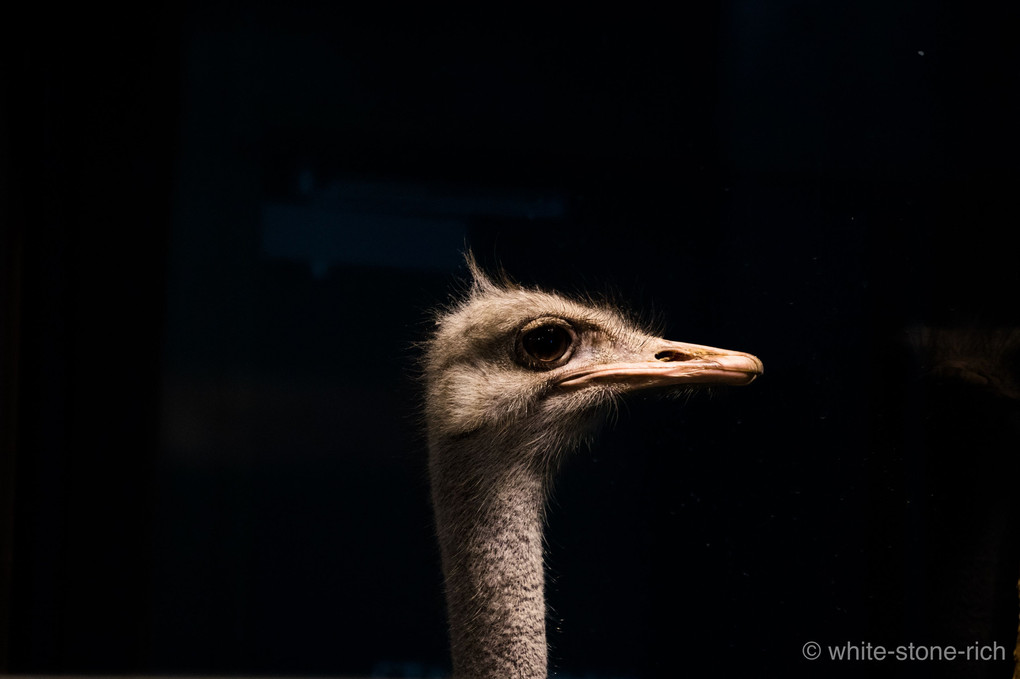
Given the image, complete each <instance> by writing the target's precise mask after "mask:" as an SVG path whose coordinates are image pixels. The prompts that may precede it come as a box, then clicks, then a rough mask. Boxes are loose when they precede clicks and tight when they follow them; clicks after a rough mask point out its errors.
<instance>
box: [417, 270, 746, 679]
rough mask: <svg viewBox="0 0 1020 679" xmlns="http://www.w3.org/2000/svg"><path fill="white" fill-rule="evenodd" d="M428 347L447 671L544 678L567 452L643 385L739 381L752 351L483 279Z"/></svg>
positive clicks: (477, 276)
mask: <svg viewBox="0 0 1020 679" xmlns="http://www.w3.org/2000/svg"><path fill="white" fill-rule="evenodd" d="M467 262H468V267H469V269H470V271H471V275H472V278H473V282H472V284H471V288H470V291H469V293H468V294H467V295H466V297H465V298H464V299H463V300H461V301H460V302H459V303H456V304H455V305H454V306H453V307H452V308H450V309H448V310H447V311H446V312H445V313H443V314H442V315H441V316H440V317H439V318H438V319H437V326H436V329H435V333H434V335H433V336H432V338H431V339H430V340H429V342H428V344H427V346H426V350H425V356H424V371H425V379H426V406H425V414H426V419H427V426H428V443H429V473H430V477H431V484H432V500H433V505H434V508H435V519H436V529H437V533H438V537H439V544H440V550H441V553H442V561H443V572H444V575H445V579H446V598H447V607H448V615H449V625H450V642H451V651H452V655H453V668H454V676H456V677H458V678H463V679H467V678H468V677H470V678H472V679H482V678H492V679H496V678H498V679H511V678H521V679H524V678H527V679H533V678H536V677H545V676H546V675H547V647H546V636H545V617H546V608H545V593H544V572H543V559H542V525H543V513H544V510H545V505H546V500H547V497H548V491H549V487H550V483H551V480H552V477H553V474H554V472H555V471H556V469H557V466H558V463H559V461H560V459H561V458H562V457H563V455H564V454H565V453H566V452H568V451H570V450H572V449H574V448H575V447H577V445H578V444H579V443H581V442H582V441H584V440H585V439H586V438H587V437H589V436H590V435H591V434H592V433H593V431H594V429H595V427H596V426H597V425H598V423H599V422H600V421H601V420H602V419H603V418H604V415H605V413H606V411H607V409H609V408H610V407H611V406H612V404H613V402H614V400H616V399H617V398H618V397H620V396H621V395H622V394H625V393H627V392H630V391H634V390H637V389H645V388H648V387H672V388H685V387H688V386H690V385H699V384H731V385H742V384H749V383H750V382H752V381H753V380H754V379H755V377H757V376H758V375H760V374H761V372H762V364H761V361H759V360H758V359H757V358H755V357H754V356H751V355H750V354H745V353H740V352H735V351H726V350H723V349H715V348H712V347H706V346H700V345H697V344H685V343H681V342H671V341H668V340H664V339H661V338H659V337H655V336H654V335H652V334H650V333H648V332H646V331H644V330H642V329H641V328H639V327H638V326H637V325H636V324H635V323H633V322H632V321H631V320H629V319H628V318H627V317H626V316H625V315H623V314H621V313H620V312H619V311H617V310H615V309H613V308H611V307H609V306H606V305H597V304H593V303H588V302H581V301H575V300H572V299H568V298H566V297H564V296H561V295H557V294H552V293H548V292H542V291H540V290H535V289H528V288H524V287H521V286H518V285H516V284H513V283H511V282H509V281H507V280H503V279H500V280H497V281H494V280H492V279H490V278H489V277H488V276H486V275H485V274H484V273H483V272H482V271H481V269H480V268H479V267H478V266H477V265H476V263H475V261H474V259H473V258H472V256H471V255H470V253H468V255H467Z"/></svg>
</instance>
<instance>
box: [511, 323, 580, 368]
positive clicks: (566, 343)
mask: <svg viewBox="0 0 1020 679" xmlns="http://www.w3.org/2000/svg"><path fill="white" fill-rule="evenodd" d="M571 340H572V338H571V336H570V333H569V332H568V331H567V330H566V328H562V327H560V326H558V325H543V326H540V327H538V328H535V329H534V330H529V331H527V332H526V333H524V335H523V336H522V337H521V346H522V347H523V348H524V351H525V352H526V353H527V354H528V356H530V357H531V358H533V359H534V360H536V361H538V362H540V363H552V362H554V361H558V360H560V359H561V358H563V355H564V354H565V353H567V350H568V349H570V343H571Z"/></svg>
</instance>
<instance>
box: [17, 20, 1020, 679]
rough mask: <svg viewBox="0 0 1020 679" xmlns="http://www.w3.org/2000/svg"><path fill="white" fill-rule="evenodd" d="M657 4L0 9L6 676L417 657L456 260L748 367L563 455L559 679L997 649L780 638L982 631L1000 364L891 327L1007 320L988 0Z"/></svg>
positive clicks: (431, 672)
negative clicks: (370, 9)
mask: <svg viewBox="0 0 1020 679" xmlns="http://www.w3.org/2000/svg"><path fill="white" fill-rule="evenodd" d="M678 12H679V16H672V15H671V14H669V15H667V14H661V13H657V12H653V11H651V10H634V11H633V12H630V11H622V10H616V11H614V12H612V13H605V12H604V11H603V10H596V9H594V7H593V6H592V7H588V8H586V9H578V10H576V11H574V12H571V13H562V14H558V13H551V12H549V11H548V10H542V11H541V12H535V13H524V12H523V10H521V11H518V12H510V11H508V12H506V13H505V14H496V13H494V12H492V11H489V12H486V13H482V14H477V15H470V14H451V15H443V14H441V13H439V12H432V11H427V12H418V13H407V12H406V11H405V10H403V9H401V10H398V9H393V10H392V11H390V12H386V13H383V12H380V13H378V14H374V15H370V14H366V13H364V12H354V11H349V10H348V9H346V8H344V6H343V5H341V4H337V3H321V4H315V3H304V2H302V3H282V2H280V3H274V2H268V1H266V2H261V3H257V2H242V3H174V4H165V5H161V4H160V3H149V4H140V5H135V6H123V7H121V8H119V9H116V10H113V9H104V8H100V7H95V6H92V5H87V6H81V7H76V8H73V9H59V8H37V9H35V10H33V11H32V13H31V14H29V15H26V16H25V17H24V18H22V19H21V20H17V21H15V20H11V21H7V22H5V24H6V25H5V27H4V45H5V47H4V49H5V53H4V68H5V77H4V79H3V91H2V95H0V96H2V101H3V104H2V108H0V111H2V115H3V118H2V119H0V124H2V131H3V134H2V136H0V144H2V146H0V158H2V166H0V171H2V182H0V190H2V192H3V193H2V210H3V213H2V219H3V222H2V224H3V228H2V233H0V246H2V256H3V261H2V267H3V268H2V276H0V302H2V306H0V314H2V315H0V324H2V325H0V330H2V332H0V342H2V344H0V359H2V363H0V370H2V374H0V376H2V386H3V389H2V392H0V417H2V420H0V445H2V446H3V448H2V450H0V452H2V458H0V463H2V467H0V499H2V501H3V506H2V507H0V518H2V519H3V521H2V523H0V529H2V532H0V539H2V543H0V547H2V549H3V554H2V556H3V561H2V563H0V569H2V570H0V613H2V614H3V615H2V617H0V660H2V663H3V665H2V666H0V669H6V670H8V671H12V672H22V673H39V672H47V673H58V672H59V673H89V672H91V673H96V672H144V673H175V674H180V673H184V674H187V673H198V672H203V673H208V672H211V673H227V674H230V673H251V674H269V673H278V674H288V675H295V674H316V675H344V674H349V675H365V676H380V677H385V676H389V677H432V676H444V675H445V673H446V672H447V671H448V667H449V663H448V660H447V650H446V646H445V643H446V641H445V630H444V624H445V623H444V618H443V615H444V614H443V602H442V590H441V575H440V571H439V565H438V553H437V549H436V548H435V547H434V546H433V538H432V533H431V530H432V528H431V524H430V521H431V516H430V509H429V504H428V488H427V483H426V480H425V454H426V451H425V445H424V441H423V438H422V435H421V428H420V426H419V422H418V414H417V413H418V400H419V389H418V385H417V384H416V382H415V373H416V369H415V361H416V357H417V350H416V349H415V342H418V341H420V340H422V339H424V338H425V337H426V336H427V333H428V328H429V322H428V320H429V310H430V309H431V308H433V307H434V306H435V305H436V304H438V303H441V302H443V301H445V300H446V299H448V296H449V294H450V293H451V291H452V290H453V289H454V282H455V281H456V280H457V279H458V277H459V278H460V279H463V277H464V276H465V273H466V272H465V270H464V268H463V266H462V264H461V259H460V254H459V253H460V251H461V250H463V249H464V247H465V245H469V246H470V247H472V248H473V249H474V251H475V252H476V254H477V255H478V257H479V258H480V260H481V261H482V262H483V264H484V265H486V266H487V267H495V266H497V265H502V266H504V267H505V268H506V269H507V271H509V272H510V274H511V275H512V276H513V277H515V278H517V279H518V280H521V281H523V282H525V283H527V284H539V285H542V286H547V287H555V288H559V289H563V290H566V291H581V290H584V291H595V292H608V293H609V294H612V295H613V296H614V297H615V298H618V299H621V300H625V301H626V302H627V303H628V304H629V305H631V306H633V307H635V308H638V309H642V310H644V311H646V312H649V313H650V314H652V315H654V316H655V317H657V318H659V319H661V320H662V321H663V322H664V324H665V328H666V336H667V337H670V338H672V339H678V340H685V341H692V342H696V343H701V344H712V345H716V346H723V347H727V348H732V349H738V350H745V351H750V352H753V353H755V354H757V355H758V356H759V357H761V358H762V359H763V361H764V363H765V366H766V374H765V376H764V377H763V378H762V379H761V380H760V381H758V382H757V383H755V384H754V385H753V386H752V387H749V388H747V389H742V390H732V391H719V392H714V393H713V394H711V395H710V396H704V395H698V396H695V397H694V398H692V399H691V400H690V401H688V402H687V403H682V402H679V401H675V400H666V401H660V400H657V399H656V398H654V397H651V396H641V397H638V398H635V399H632V400H631V401H630V402H628V406H627V407H626V408H625V409H624V410H623V411H622V413H621V416H620V418H619V420H618V421H617V422H615V423H614V424H613V425H612V426H611V427H609V428H608V429H607V431H606V432H605V433H604V435H603V436H602V437H601V438H600V440H599V442H598V443H597V444H596V445H595V446H594V448H593V449H592V450H591V451H581V452H580V453H578V454H577V455H576V456H574V457H573V458H572V459H571V460H570V462H569V463H568V464H567V465H566V469H565V470H564V472H563V474H562V477H561V478H560V479H559V482H558V485H557V492H556V496H555V499H554V503H553V510H552V512H551V519H550V527H549V531H548V540H549V547H550V551H549V556H548V563H549V571H550V579H549V585H548V589H549V592H548V595H549V602H550V606H551V609H552V612H551V618H550V619H551V624H550V643H551V658H552V669H553V674H554V675H555V676H559V677H589V678H591V679H596V678H599V679H604V678H610V677H613V678H622V677H628V678H638V677H661V676H679V675H681V674H690V675H692V676H705V675H706V674H711V675H712V676H738V675H751V676H783V677H793V676H820V675H823V674H824V675H826V676H842V675H843V674H845V675H846V676H877V675H882V676H940V675H943V674H944V675H945V676H1000V677H1005V676H1008V673H1009V672H1010V670H1011V665H1012V662H1011V660H1000V661H998V662H992V663H966V662H962V661H957V662H954V663H946V662H943V663H917V662H914V663H896V662H891V661H885V662H876V661H871V662H867V661H861V662H857V663H849V662H844V663H839V662H834V661H831V660H827V659H824V658H823V659H821V660H818V661H815V662H813V663H812V662H809V661H807V660H804V659H803V657H802V655H801V648H802V646H803V644H804V643H805V642H807V641H811V640H814V641H817V642H819V643H821V644H845V643H847V642H850V643H853V644H857V645H860V644H862V643H871V644H873V645H885V646H888V647H892V646H895V645H896V644H908V643H914V644H939V645H956V646H959V647H964V646H967V645H973V644H975V643H978V644H987V645H991V644H998V645H999V646H1000V647H1001V648H1002V649H1003V650H1002V652H1001V653H1000V658H1001V657H1002V656H1003V655H1004V656H1005V657H1006V658H1010V657H1011V653H1012V648H1013V644H1014V642H1015V639H1016V636H1015V635H1016V620H1017V605H1016V592H1015V584H1016V577H1017V573H1018V570H1020V539H1018V537H1020V536H1018V535H1017V525H1018V524H1017V518H1018V517H1017V507H1016V502H1015V500H1014V499H1013V496H1014V495H1015V494H1016V492H1015V483H1016V479H1017V478H1020V477H1018V471H1020V470H1018V469H1017V467H1018V464H1020V463H1018V456H1017V452H1018V451H1017V441H1018V438H1020V437H1018V434H1020V414H1018V410H1020V409H1018V405H1017V404H1018V402H1017V400H1016V393H1015V392H1013V393H1009V392H1003V391H1001V390H998V391H997V390H993V389H987V388H986V389H981V388H978V387H974V386H973V385H966V384H961V383H960V382H959V381H958V380H955V379H952V377H953V375H952V373H950V374H949V377H948V378H946V374H945V373H944V372H943V373H938V372H937V371H936V372H933V371H932V369H931V367H932V362H931V360H929V358H926V354H925V352H924V351H923V350H919V349H918V342H917V341H916V338H918V337H920V334H919V331H918V328H921V327H929V328H931V327H937V328H951V329H961V328H962V329H967V328H970V329H974V328H976V329H977V330H976V331H975V333H976V336H977V337H979V338H981V337H990V336H991V335H990V332H991V329H995V328H1016V327H1018V320H1020V319H1018V318H1017V316H1018V304H1017V299H1016V298H1017V292H1018V290H1020V274H1018V269H1020V267H1018V266H1017V259H1018V257H1017V255H1018V252H1017V248H1016V247H1015V245H1014V244H1013V242H1012V240H1011V239H1012V238H1013V237H1015V236H1014V234H1015V231H1016V225H1017V224H1020V214H1018V213H1020V208H1018V201H1017V187H1018V184H1017V180H1018V178H1020V171H1018V155H1017V153H1018V150H1020V145H1018V144H1017V135H1018V132H1017V129H1018V125H1017V121H1018V120H1020V105H1018V103H1020V96H1018V93H1020V75H1018V74H1020V59H1018V56H1020V54H1018V52H1020V48H1018V46H1017V45H1018V42H1017V40H1016V39H1015V33H1016V28H1017V26H1018V25H1020V23H1018V19H1020V16H1018V14H1020V11H1018V10H1017V6H1016V5H1015V3H1006V2H1000V3H987V4H982V3H973V2H948V1H947V2H921V1H919V0H918V1H916V2H905V1H894V2H885V1H883V2H879V1H877V0H875V1H864V2H829V3H807V2H795V1H790V0H785V1H780V2H768V3H765V2H721V3H715V4H713V3H703V4H694V5H691V6H686V5H685V6H682V7H679V8H678ZM910 338H914V340H915V341H912V340H911V339H910ZM1002 356H1004V359H1003V360H1002V361H1001V362H1000V367H1001V368H1002V370H1003V371H1004V372H1002V373H1001V374H1002V375H1005V377H1004V378H1003V379H1005V380H1006V381H1007V382H1008V381H1009V380H1013V382H1012V383H1013V384H1016V383H1017V381H1018V377H1017V372H1018V371H1020V358H1018V352H1017V351H1016V350H1015V347H1014V350H1013V351H1012V353H1011V352H1010V351H1007V352H1005V353H1004V354H1002Z"/></svg>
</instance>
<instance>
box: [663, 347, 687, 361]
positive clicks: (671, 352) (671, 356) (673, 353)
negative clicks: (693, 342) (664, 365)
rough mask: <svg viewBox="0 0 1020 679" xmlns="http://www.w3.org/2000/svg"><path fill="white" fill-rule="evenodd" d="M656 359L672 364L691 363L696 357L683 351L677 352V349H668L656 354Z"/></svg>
mask: <svg viewBox="0 0 1020 679" xmlns="http://www.w3.org/2000/svg"><path fill="white" fill-rule="evenodd" d="M655 358H656V359H657V360H659V361H666V362H672V361H689V360H691V359H692V358H694V356H692V355H690V354H685V353H684V352H682V351H677V350H676V349H666V350H665V351H660V352H659V353H657V354H655Z"/></svg>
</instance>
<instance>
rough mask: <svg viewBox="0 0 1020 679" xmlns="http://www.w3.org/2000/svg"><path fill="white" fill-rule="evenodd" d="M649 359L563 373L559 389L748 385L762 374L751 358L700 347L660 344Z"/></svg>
mask: <svg viewBox="0 0 1020 679" xmlns="http://www.w3.org/2000/svg"><path fill="white" fill-rule="evenodd" d="M648 354H649V355H648V356H647V359H645V358H644V357H642V356H638V357H635V358H636V359H637V360H634V361H627V362H621V363H603V364H598V365H591V366H585V367H583V368H578V369H577V370H572V371H570V372H568V373H566V374H565V375H564V376H563V377H562V378H561V379H560V380H559V381H558V384H559V386H561V387H566V388H568V389H577V388H580V387H583V386H585V385H588V384H620V385H624V386H627V387H630V388H633V389H643V388H646V387H659V386H683V385H686V384H732V385H744V384H750V383H751V382H753V381H754V379H755V378H756V377H758V375H761V374H762V372H763V371H764V367H763V366H762V363H761V361H759V360H758V359H757V358H756V357H754V356H752V355H751V354H745V353H744V352H741V351H729V350H726V349H717V348H715V347H706V346H702V345H700V344H687V343H685V342H670V341H669V340H659V341H658V342H657V343H656V344H655V345H654V346H651V347H650V348H649V349H648Z"/></svg>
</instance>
